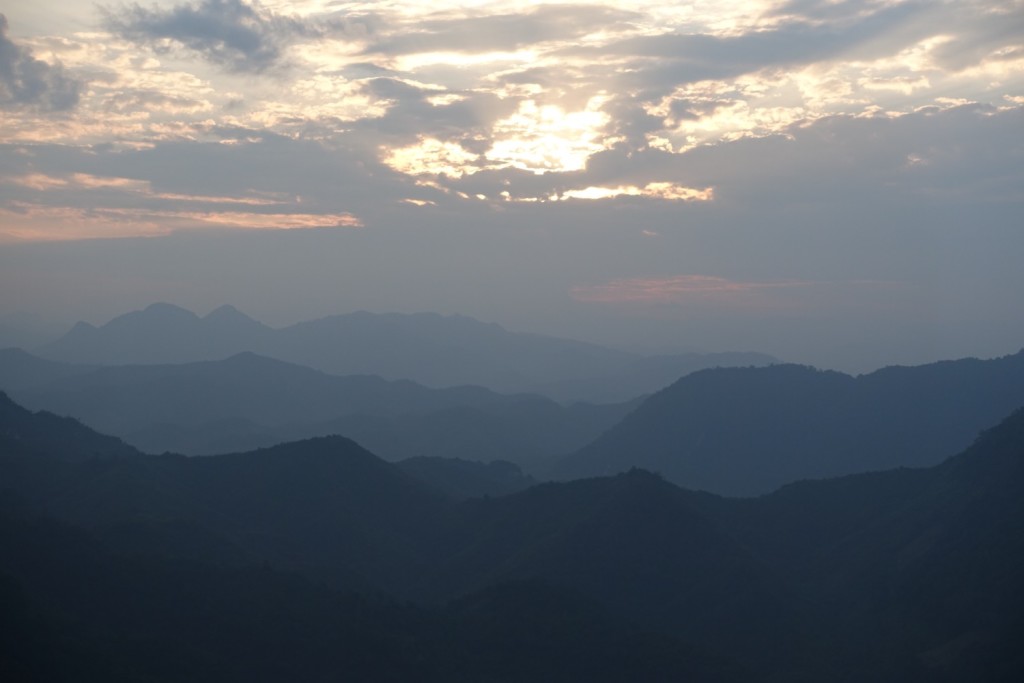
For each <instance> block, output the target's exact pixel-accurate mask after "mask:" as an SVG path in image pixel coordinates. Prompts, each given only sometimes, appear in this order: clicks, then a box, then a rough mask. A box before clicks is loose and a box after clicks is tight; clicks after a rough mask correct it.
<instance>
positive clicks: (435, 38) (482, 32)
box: [367, 5, 639, 55]
mask: <svg viewBox="0 0 1024 683" xmlns="http://www.w3.org/2000/svg"><path fill="white" fill-rule="evenodd" d="M637 16H639V15H636V14H634V13H631V12H626V11H623V10H618V9H613V8H610V7H603V6H600V5H576V6H572V5H542V6H540V7H536V8H534V9H532V10H530V11H528V12H522V13H515V14H492V15H483V16H471V17H464V16H459V17H445V18H442V19H433V20H426V21H423V20H418V21H417V22H416V23H415V25H414V26H413V30H411V31H404V32H401V33H398V34H396V35H394V36H393V37H391V38H389V39H385V40H381V41H380V42H378V43H376V44H375V45H373V46H372V47H370V48H368V49H367V53H384V54H391V55H402V54H416V53H428V52H443V53H450V52H476V53H486V52H510V51H515V50H518V49H520V48H523V47H528V46H536V45H538V44H540V43H546V42H560V41H568V40H578V39H579V38H581V37H582V36H586V35H588V34H590V33H592V32H597V31H602V32H605V31H613V30H620V29H622V28H623V27H624V26H625V25H626V24H627V22H628V21H629V20H630V19H631V18H634V17H637Z"/></svg>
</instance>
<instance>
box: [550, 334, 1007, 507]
mask: <svg viewBox="0 0 1024 683" xmlns="http://www.w3.org/2000/svg"><path fill="white" fill-rule="evenodd" d="M1021 405H1024V352H1021V353H1017V354H1015V355H1012V356H1005V357H1003V358H997V359H993V360H987V361H981V360H977V359H964V360H958V361H946V362H942V363H933V364H930V365H922V366H917V367H910V368H886V369H884V370H879V371H878V372H875V373H871V374H869V375H861V376H859V377H856V378H854V377H850V376H848V375H844V374H842V373H838V372H831V371H821V370H815V369H814V368H810V367H805V366H797V365H775V366H769V367H764V368H719V369H713V370H703V371H700V372H696V373H693V374H691V375H688V376H686V377H684V378H682V379H680V380H679V381H677V382H675V383H674V384H672V385H671V386H669V387H667V388H666V389H664V390H662V391H660V392H658V393H656V394H654V395H652V396H651V397H649V398H648V399H647V400H646V401H644V403H643V404H641V405H640V407H638V408H637V409H636V410H635V411H634V412H632V413H631V414H629V415H628V416H626V417H625V418H624V419H623V420H622V421H621V422H620V423H619V424H618V425H616V426H615V427H613V428H612V429H610V430H608V431H607V432H606V433H605V434H603V435H602V436H601V437H599V438H598V439H597V440H595V441H594V442H593V443H591V444H589V445H587V446H585V447H584V448H582V449H580V450H579V451H577V452H576V453H574V454H572V455H570V456H568V457H567V458H565V459H564V460H563V461H562V462H561V463H559V464H558V465H557V466H556V467H555V468H554V470H553V474H554V475H555V476H556V477H559V478H574V477H580V476H593V475H602V474H613V473H615V472H617V471H622V470H624V469H627V468H629V467H632V466H638V467H645V468H648V469H651V470H655V471H658V472H661V473H662V474H664V475H665V477H666V478H668V479H669V480H670V481H672V482H674V483H676V484H679V485H680V486H684V487H686V488H691V489H705V490H708V491H713V492H716V493H721V494H726V495H737V496H743V495H757V494H763V493H767V492H769V491H771V490H773V489H776V488H778V487H779V486H782V485H783V484H786V483H788V482H792V481H797V480H800V479H809V478H814V479H817V478H822V477H833V476H838V475H843V474H849V473H853V472H863V471H870V470H883V469H890V468H893V467H898V466H913V467H920V466H928V465H934V464H936V463H938V462H940V461H941V460H942V459H944V458H946V457H949V456H952V455H954V454H956V453H957V452H959V451H961V450H963V449H964V448H966V447H967V446H968V445H970V443H971V441H972V440H973V438H974V437H975V435H976V434H977V433H978V431H980V430H981V429H984V428H987V427H990V426H992V425H993V424H995V423H996V422H997V421H998V420H1000V419H1002V417H1003V416H1005V415H1007V414H1008V413H1009V412H1010V411H1011V410H1014V409H1016V408H1018V407H1019V406H1021Z"/></svg>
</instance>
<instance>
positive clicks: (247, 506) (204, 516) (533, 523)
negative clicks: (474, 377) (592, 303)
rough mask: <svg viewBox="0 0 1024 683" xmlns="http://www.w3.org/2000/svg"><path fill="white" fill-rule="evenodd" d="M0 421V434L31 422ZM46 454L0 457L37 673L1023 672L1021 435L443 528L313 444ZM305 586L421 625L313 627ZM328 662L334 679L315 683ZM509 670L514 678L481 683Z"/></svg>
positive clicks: (449, 676) (5, 512) (345, 616)
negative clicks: (917, 456) (204, 452)
mask: <svg viewBox="0 0 1024 683" xmlns="http://www.w3.org/2000/svg"><path fill="white" fill-rule="evenodd" d="M786 372H797V373H799V372H801V371H793V370H787V371H786ZM0 407H2V408H3V410H2V411H0V417H3V418H4V422H2V423H0V424H11V423H13V424H18V423H19V421H25V420H29V421H31V419H34V417H35V416H33V415H32V414H31V413H27V411H24V410H19V409H18V408H17V406H12V405H10V402H9V401H6V402H5V401H3V400H2V399H0ZM57 452H59V451H54V453H47V452H43V451H40V452H38V453H20V452H11V451H10V450H4V451H3V454H4V457H0V482H3V486H2V487H0V548H3V549H4V550H5V552H2V553H0V601H2V600H6V599H7V597H8V596H6V595H5V593H4V591H6V590H7V587H5V585H4V583H3V577H4V576H9V577H13V579H14V581H15V585H14V586H13V590H16V589H18V587H19V586H20V587H23V588H24V590H25V595H26V596H27V598H26V599H27V601H28V607H29V608H31V609H32V610H36V609H37V608H39V607H40V606H43V605H46V606H50V607H48V608H47V609H46V610H42V611H38V612H36V613H37V614H39V615H41V616H40V619H41V620H40V621H39V622H38V623H35V625H33V623H32V622H31V620H30V619H28V617H27V616H26V609H25V605H24V603H22V607H18V604H17V601H16V600H11V601H9V602H10V604H11V606H12V608H11V609H10V610H8V611H7V612H0V620H2V619H4V618H7V619H8V620H9V621H8V622H3V621H0V623H11V624H13V628H14V630H15V632H16V633H19V634H27V636H28V637H30V640H31V638H35V637H37V636H38V637H40V638H41V637H42V636H41V635H40V634H41V633H42V632H43V631H40V630H39V628H40V627H41V626H45V627H46V628H49V629H52V630H54V631H55V632H57V633H62V634H68V635H69V637H70V638H71V641H66V640H65V641H53V642H55V643H57V644H58V647H57V650H58V652H59V653H60V654H61V656H71V654H70V652H72V651H73V650H72V651H64V650H61V649H60V647H62V645H60V643H67V642H76V643H81V644H82V651H83V652H85V653H91V654H92V656H93V657H94V658H95V661H99V662H103V661H122V662H131V663H132V667H135V668H132V669H131V670H132V671H138V670H141V671H144V672H150V671H151V670H152V669H151V668H147V667H149V666H157V668H158V669H159V668H160V666H158V665H155V664H153V665H151V663H150V659H151V657H143V656H141V655H139V654H138V652H139V647H142V646H141V645H140V641H139V640H138V638H140V637H142V638H143V641H144V644H145V647H143V651H145V652H147V653H150V654H152V653H159V654H160V657H162V658H163V659H162V661H161V665H162V666H166V665H167V662H171V663H182V662H185V663H187V665H186V664H174V665H175V666H185V667H186V669H188V671H187V672H185V669H181V671H182V672H183V673H182V676H184V675H185V673H192V669H193V668H194V669H195V670H197V671H200V672H206V671H208V670H209V669H208V668H204V665H203V663H204V660H205V664H206V667H208V666H209V665H210V663H211V662H214V663H220V664H218V666H220V665H226V664H224V662H225V660H227V662H229V663H230V662H231V661H232V660H233V659H235V658H239V662H238V663H237V664H235V665H230V666H229V669H230V670H232V671H234V670H235V669H233V668H230V667H231V666H237V667H239V668H238V669H237V671H239V672H240V673H239V674H238V675H239V676H240V677H241V679H242V680H260V677H261V676H263V675H264V674H266V671H271V670H273V671H275V672H277V674H279V675H277V676H269V674H268V676H269V678H268V679H267V680H279V679H280V676H281V675H283V674H281V673H280V669H279V668H275V667H279V666H281V662H292V663H294V662H297V661H305V662H310V664H309V666H313V664H312V662H320V664H318V665H317V666H323V667H324V668H323V669H319V668H316V667H314V669H316V671H318V672H321V671H322V672H328V671H333V672H334V673H335V674H338V672H339V671H343V672H344V673H345V674H346V675H349V674H352V672H353V671H364V670H370V671H377V672H379V671H381V670H382V668H381V667H383V669H387V667H389V666H391V665H392V664H394V665H395V666H397V667H399V669H396V670H395V676H394V677H392V680H424V677H423V676H420V675H417V674H410V675H406V677H404V678H403V677H402V676H400V675H399V673H406V674H407V673H408V672H406V671H405V669H404V668H401V667H402V666H404V664H403V663H406V662H408V661H414V662H415V664H416V667H418V668H417V671H419V670H425V671H431V672H435V673H436V674H437V676H436V680H445V681H450V680H499V681H500V680H530V681H533V680H545V678H544V677H545V675H547V674H544V673H542V672H543V671H548V672H549V673H551V675H552V678H551V680H580V679H583V680H590V678H589V676H590V674H591V673H592V672H591V668H590V665H591V664H592V663H593V662H591V661H590V660H588V661H584V662H581V661H579V660H580V656H581V655H582V653H584V652H587V651H588V648H597V650H595V651H594V652H595V654H593V657H594V658H596V659H595V660H594V661H597V662H603V664H602V665H601V666H600V667H597V668H599V669H600V668H603V667H607V672H616V673H615V675H614V676H611V675H610V673H609V678H608V680H623V674H622V673H621V672H622V671H628V670H631V669H630V666H633V667H636V668H635V669H634V670H635V671H646V670H647V669H646V668H645V667H646V666H647V665H648V664H650V666H651V667H653V668H652V669H651V671H653V672H655V673H652V676H654V678H653V679H652V680H657V677H658V676H661V675H662V674H664V678H663V679H662V680H678V679H679V677H680V676H681V675H682V674H683V673H686V672H691V673H692V675H693V678H695V679H696V680H705V679H707V680H714V679H715V676H716V675H717V676H722V675H726V677H727V678H728V677H729V676H732V678H733V679H738V680H752V679H756V677H757V676H763V678H764V679H765V680H772V681H781V680H787V681H819V680H837V681H839V680H848V681H868V680H885V681H890V680H891V681H896V680H900V681H902V680H912V681H935V682H936V683H942V682H946V681H973V680H985V681H1007V682H1009V681H1017V680H1019V679H1020V674H1021V672H1022V671H1024V653H1022V652H1021V650H1020V648H1019V634H1020V632H1021V627H1022V626H1024V619H1022V617H1021V615H1022V614H1024V584H1022V583H1021V581H1020V576H1021V575H1022V572H1024V533H1022V531H1024V529H1022V520H1024V497H1022V496H1021V495H1020V491H1021V490H1022V488H1024V467H1022V460H1024V412H1022V411H1017V412H1015V413H1013V414H1012V415H1011V416H1010V417H1009V418H1007V419H1006V420H1004V421H1003V422H1002V423H1001V424H1000V425H999V426H998V427H996V428H994V429H990V430H988V431H986V432H985V433H984V434H982V435H981V436H980V437H978V438H977V439H976V440H975V442H974V445H973V446H971V447H970V448H969V449H967V450H966V451H965V452H963V453H962V454H960V455H958V456H956V457H954V458H951V459H949V460H947V461H945V462H944V463H943V464H941V465H938V466H934V467H931V468H922V469H897V470H892V471H886V472H872V473H867V474H858V475H851V476H846V477H841V478H834V479H828V480H823V481H804V482H800V483H797V484H792V485H790V486H786V487H784V488H782V489H781V490H779V491H777V492H775V493H773V494H770V495H766V496H762V497H759V498H749V499H727V498H721V497H719V496H715V495H711V494H707V493H698V492H692V491H685V490H682V489H679V488H678V487H676V486H675V485H673V484H671V483H669V482H668V481H666V480H665V479H663V478H661V477H660V476H658V475H655V474H652V473H650V472H645V471H642V470H631V471H627V472H624V473H622V474H620V475H617V476H613V477H603V478H592V479H584V480H578V481H573V482H567V483H548V484H542V485H538V486H534V487H531V488H529V489H526V490H524V491H521V492H518V493H513V494H510V495H505V496H500V497H491V498H474V499H470V500H465V501H463V502H461V503H453V502H451V501H450V500H449V499H446V498H445V497H444V496H442V495H440V494H438V493H437V492H435V491H433V490H432V489H430V488H429V487H427V486H426V485H425V484H423V483H422V482H420V481H418V480H416V479H415V478H413V477H411V476H409V475H407V474H406V473H404V472H402V471H401V470H400V469H399V468H398V467H397V466H395V465H391V464H388V463H385V462H382V461H380V460H379V459H377V458H375V457H374V456H373V455H372V454H371V453H368V452H367V451H365V450H364V449H362V448H360V447H359V446H358V445H357V444H355V443H354V442H352V441H351V440H348V439H345V438H337V437H328V438H321V439H313V440H308V441H303V442H296V443H290V444H286V445H281V446H278V447H274V448H269V449H264V450H259V451H254V452H248V453H238V454H233V455H227V456H216V457H210V458H184V457H181V456H171V455H168V456H137V457H131V458H86V459H82V460H74V461H68V460H62V459H60V458H58V457H56V455H55V453H57ZM48 456H52V457H48ZM12 493H17V496H18V498H19V499H20V500H21V503H19V504H14V503H11V500H10V495H11V494H12ZM36 515H43V516H48V517H56V518H58V519H60V520H63V522H64V523H65V524H73V525H75V528H71V529H68V528H66V527H65V528H62V527H60V525H54V523H53V522H52V521H48V520H40V519H38V518H37V517H35V516H36ZM29 539H33V540H31V541H30V540H29ZM8 549H14V551H13V552H8ZM281 571H289V572H295V573H296V574H297V576H288V575H285V574H281V573H279V572H281ZM327 586H333V587H343V588H345V589H352V590H359V591H363V592H366V593H377V594H379V593H378V592H380V591H383V592H384V593H387V594H391V595H394V596H398V597H399V598H400V599H416V600H420V601H422V603H423V604H424V605H434V607H414V606H412V605H405V606H404V607H399V606H398V605H397V604H391V603H381V602H370V601H367V600H366V599H365V598H352V599H351V600H345V601H341V602H336V601H334V600H335V598H336V597H337V594H336V593H333V592H331V589H330V588H327ZM146 596H150V597H146ZM331 596H334V597H331ZM449 598H456V599H457V600H456V602H454V603H452V604H451V605H450V606H449V607H448V608H440V607H438V606H439V605H441V604H443V602H444V601H445V600H447V599H449ZM0 604H4V603H0ZM53 610H56V612H54V611H53ZM379 610H381V611H379ZM64 614H66V615H68V618H67V619H65V618H63V616H62V615H64ZM260 615H262V616H260ZM328 615H334V616H333V617H331V616H328ZM325 619H326V621H325ZM331 619H341V621H331ZM350 619H352V620H353V621H349V620H350ZM193 622H194V623H193ZM76 624H78V625H81V626H75V625H76ZM339 624H347V626H339ZM190 625H192V626H193V628H189V626H190ZM300 625H302V626H300ZM347 628H351V629H352V631H351V634H350V636H348V637H346V636H345V633H346V632H347V631H345V629H347ZM338 629H340V630H338ZM44 631H45V629H44ZM100 633H109V634H114V635H112V636H111V637H110V638H109V639H107V640H105V641H103V642H98V641H97V637H96V635H95V634H100ZM32 634H35V635H32ZM88 634H94V635H92V636H89V635H88ZM147 634H148V635H147ZM323 634H329V635H328V636H324V635H323ZM357 634H363V635H366V634H373V635H374V638H375V639H376V640H373V639H371V640H373V642H374V643H376V645H374V646H373V648H375V649H372V650H370V651H366V652H365V653H363V654H364V655H365V656H364V658H363V659H358V658H357V660H356V661H360V662H362V665H358V666H357V665H356V664H353V660H350V659H346V657H348V656H349V654H351V652H350V651H349V650H346V649H345V648H346V647H347V645H348V644H351V643H352V642H359V643H361V644H362V645H361V647H370V645H369V644H368V641H364V640H358V638H361V637H363V636H360V635H357ZM574 634H575V635H574ZM115 636H116V637H115ZM321 636H323V640H319V639H320V638H321ZM281 638H284V640H281ZM337 638H341V639H342V644H339V643H338V642H334V641H335V640H336V639H337ZM346 638H348V639H346ZM351 638H356V640H355V641H353V640H351ZM32 642H36V643H38V642H40V641H39V640H35V641H32ZM104 642H105V643H106V645H104V644H103V643H104ZM312 642H316V643H321V644H322V645H323V649H322V650H319V649H318V650H317V652H318V653H319V654H316V653H312V652H310V651H309V650H308V646H309V643H312ZM211 643H218V645H217V646H216V647H213V646H212V645H210V644H211ZM232 643H234V644H235V645H234V646H232V645H231V644H232ZM253 643H259V644H260V648H258V649H259V655H260V656H262V655H263V654H266V655H267V656H266V658H265V659H263V660H261V667H257V668H258V669H259V670H260V671H263V669H264V668H266V667H269V668H267V669H266V671H263V673H260V674H254V673H253V671H252V670H251V669H249V668H248V667H247V664H246V662H247V661H249V660H247V659H246V658H245V652H246V651H247V649H246V648H249V647H251V646H252V645H253ZM396 643H404V645H396ZM546 644H547V645H550V647H549V648H548V649H545V647H546ZM122 645H123V647H122ZM556 645H557V647H556ZM222 646H223V647H228V648H229V650H228V651H223V650H222V649H221V648H222ZM231 647H240V648H241V649H239V650H232V649H230V648H231ZM318 647H319V646H318ZM207 648H212V649H211V650H209V651H207ZM275 648H278V649H277V650H275ZM339 648H340V649H339ZM410 648H411V649H410ZM265 650H267V651H266V652H265ZM31 651H32V652H36V650H31ZM197 652H199V653H205V654H204V656H203V657H199V659H198V660H194V659H191V658H192V657H193V656H195V653H197ZM332 652H336V653H349V654H344V657H342V659H343V660H344V662H345V666H349V667H351V666H355V667H356V668H355V669H352V668H343V669H341V670H338V669H334V668H332V667H335V666H341V665H340V664H339V663H338V662H339V661H341V660H338V659H333V658H331V657H330V656H328V654H327V653H332ZM297 653H301V654H297ZM569 653H572V656H570V655H569ZM620 653H624V654H622V655H621V657H620ZM672 653H676V654H680V653H682V654H683V655H684V656H683V657H682V658H681V659H680V658H674V657H673V656H672ZM37 654H38V653H37ZM104 655H110V656H106V657H105V656H104ZM232 655H234V656H232ZM715 655H719V656H721V657H722V659H721V660H719V659H717V658H716V657H715ZM325 656H327V659H326V660H325V659H322V657H325ZM337 656H339V657H340V656H342V654H338V655H337ZM353 656H355V655H353ZM407 657H413V659H412V660H409V659H407ZM419 657H422V658H423V659H422V660H420V659H417V658H419ZM522 657H526V658H527V660H525V661H523V660H522ZM635 657H640V658H641V659H639V660H637V659H632V658H635ZM121 658H126V659H121ZM392 658H394V659H395V662H392V661H391V660H392ZM28 660H30V661H36V660H34V659H33V658H32V657H28ZM725 660H731V661H734V662H736V664H737V665H739V666H742V667H743V668H744V669H745V672H744V674H743V675H738V676H737V675H734V674H735V672H736V671H737V669H735V668H734V666H733V665H732V664H725V663H724V662H725ZM76 661H77V660H76ZM83 661H84V660H83ZM630 662H632V665H631V664H630ZM657 662H662V666H667V667H668V668H667V669H665V668H662V666H656V665H655V664H656V663H657ZM714 662H719V664H715V663H714ZM374 665H376V668H374ZM82 666H85V665H80V666H79V669H82ZM360 666H361V667H362V668H360ZM506 666H512V667H513V668H512V670H513V671H514V672H516V673H515V675H509V676H507V677H506V678H503V676H504V675H505V674H503V673H501V672H503V671H505V669H504V668H503V667H506ZM690 666H696V667H697V669H696V670H691V669H688V668H687V667H690ZM424 667H425V668H424ZM517 667H518V668H517ZM85 668H86V669H88V667H87V666H86V667H85ZM300 668H301V667H300ZM82 670H85V669H82ZM172 670H173V671H178V670H179V669H168V670H167V671H172ZM302 670H303V671H305V669H302ZM387 670H389V671H390V669H387ZM466 672H471V675H470V674H468V673H466ZM702 672H703V673H702ZM730 672H731V673H730ZM746 672H756V673H754V674H748V673H746ZM292 674H294V671H292ZM556 674H557V675H556ZM203 675H205V674H203ZM324 675H325V676H326V673H325V674H324ZM338 675H340V674H338ZM686 675H690V673H686ZM594 676H596V678H595V680H601V676H600V674H594ZM460 677H461V678H460ZM127 678H128V679H129V680H138V679H139V678H140V677H139V676H135V677H132V676H128V677H127ZM141 678H142V679H145V677H144V676H143V677H141ZM171 678H172V679H174V678H180V676H171ZM200 678H201V676H200ZM225 678H227V679H228V680H231V678H232V677H231V676H227V677H225V676H224V674H223V671H221V670H220V669H217V670H216V671H215V672H214V673H211V674H210V680H224V679H225ZM387 678H388V677H385V679H387ZM361 679H366V680H375V674H372V673H371V674H370V675H369V678H367V677H365V676H364V677H361ZM104 680H107V678H104ZM645 680H646V679H645Z"/></svg>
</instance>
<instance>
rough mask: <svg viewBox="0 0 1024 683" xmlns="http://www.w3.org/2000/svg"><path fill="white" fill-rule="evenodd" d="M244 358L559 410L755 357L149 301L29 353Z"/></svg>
mask: <svg viewBox="0 0 1024 683" xmlns="http://www.w3.org/2000/svg"><path fill="white" fill-rule="evenodd" d="M244 351H251V352H255V353H259V354H261V355H264V356H268V357H271V358H276V359H279V360H284V361H288V362H290V363H297V364H299V365H305V366H307V367H311V368H315V369H317V370H321V371H324V372H328V373H331V374H334V375H377V376H380V377H384V378H386V379H392V380H398V379H408V380H413V381H415V382H418V383H420V384H423V385H426V386H430V387H450V386H459V385H478V386H484V387H488V388H490V389H493V390H495V391H500V392H503V393H521V392H531V393H533V392H536V393H542V394H544V395H546V396H549V397H551V398H554V399H555V400H558V401H565V402H571V401H590V402H595V403H611V402H617V401H626V400H629V399H632V398H635V397H637V396H640V395H642V394H647V393H650V392H652V391H656V390H658V389H660V388H662V387H664V386H665V385H667V384H668V383H670V382H672V381H675V380H676V379H678V378H679V377H680V376H682V375H684V374H686V373H689V372H693V371H694V370H699V369H701V368H707V367H715V366H726V365H763V364H765V363H770V362H773V361H774V359H773V358H771V357H770V356H766V355H764V354H757V353H716V354H697V353H689V354H679V355H669V356H658V357H650V358H647V357H643V356H638V355H635V354H631V353H626V352H623V351H616V350H613V349H608V348H605V347H602V346H598V345H595V344H587V343H584V342H579V341H573V340H568V339H559V338H556V337H547V336H543V335H535V334H522V333H515V332H509V331H507V330H505V329H503V328H502V327H500V326H498V325H495V324H488V323H483V322H480V321H478V320H474V319H473V318H468V317H465V316H457V315H456V316H442V315H438V314H435V313H417V314H410V315H403V314H395V313H390V314H373V313H367V312H365V311H362V312H358V313H350V314H346V315H334V316H328V317H326V318H320V319H318V320H311V321H307V322H302V323H298V324H295V325H291V326H289V327H285V328H281V329H275V328H271V327H268V326H266V325H263V324H262V323H259V322H257V321H255V320H253V319H251V318H249V317H248V316H246V315H244V314H243V313H241V312H239V311H238V310H236V309H234V308H232V307H231V306H222V307H221V308H218V309H217V310H215V311H213V312H212V313H210V314H209V315H207V316H205V317H202V318H200V317H199V316H197V315H195V314H194V313H192V312H190V311H186V310H185V309H182V308H178V307H177V306H172V305H170V304H153V305H152V306H149V307H148V308H146V309H145V310H143V311H134V312H132V313H127V314H125V315H122V316H120V317H118V318H115V319H114V320H111V321H110V322H108V323H106V324H105V325H102V326H100V327H94V326H92V325H89V324H87V323H78V324H77V325H76V326H75V327H74V328H73V329H72V330H71V331H70V332H68V333H67V334H66V335H65V336H64V337H62V338H60V339H58V340H57V341H55V342H52V343H50V344H47V345H45V346H43V347H40V348H39V349H38V353H39V355H42V356H43V357H45V358H48V359H51V360H59V361H65V362H72V363H85V364H105V365H121V364H146V365H149V364H168V363H174V364H178V363H189V362H195V361H206V360H220V359H222V358H225V357H227V356H230V355H233V354H237V353H241V352H244Z"/></svg>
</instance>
